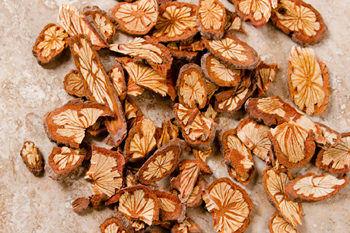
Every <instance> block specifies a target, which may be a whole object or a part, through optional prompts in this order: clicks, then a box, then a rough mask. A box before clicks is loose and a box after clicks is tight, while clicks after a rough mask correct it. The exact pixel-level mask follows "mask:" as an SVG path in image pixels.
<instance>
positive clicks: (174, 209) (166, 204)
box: [152, 190, 186, 221]
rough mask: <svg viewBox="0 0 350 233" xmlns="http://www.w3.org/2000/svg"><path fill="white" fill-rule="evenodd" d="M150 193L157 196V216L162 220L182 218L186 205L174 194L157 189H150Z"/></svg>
mask: <svg viewBox="0 0 350 233" xmlns="http://www.w3.org/2000/svg"><path fill="white" fill-rule="evenodd" d="M152 193H154V194H155V195H156V196H157V197H158V201H159V217H160V219H162V221H169V220H179V219H180V220H183V219H184V217H185V213H186V207H185V206H184V205H183V204H182V203H181V201H180V199H179V198H178V197H177V196H176V195H173V194H171V193H169V192H163V191H158V190H152Z"/></svg>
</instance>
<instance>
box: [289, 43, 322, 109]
mask: <svg viewBox="0 0 350 233" xmlns="http://www.w3.org/2000/svg"><path fill="white" fill-rule="evenodd" d="M288 84H289V92H290V98H291V100H292V101H293V102H294V103H295V104H296V105H297V106H298V107H299V109H301V110H302V111H304V112H306V113H307V114H308V115H313V114H315V115H321V114H322V113H323V112H324V111H325V110H326V108H327V105H328V97H329V80H328V72H327V67H326V65H325V64H324V63H323V62H318V60H317V58H316V55H315V52H314V50H312V49H311V48H300V47H293V48H292V51H291V52H290V58H289V60H288Z"/></svg>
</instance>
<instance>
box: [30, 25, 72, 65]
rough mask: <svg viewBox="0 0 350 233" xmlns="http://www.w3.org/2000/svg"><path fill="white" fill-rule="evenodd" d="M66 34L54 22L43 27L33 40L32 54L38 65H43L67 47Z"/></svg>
mask: <svg viewBox="0 0 350 233" xmlns="http://www.w3.org/2000/svg"><path fill="white" fill-rule="evenodd" d="M67 38H68V34H67V33H66V32H65V31H64V30H63V28H61V27H59V26H57V25H56V24H54V23H50V24H48V25H46V26H45V27H44V29H43V30H42V31H41V32H40V34H39V36H38V38H37V39H36V41H35V44H34V47H33V55H34V56H35V57H36V59H37V61H38V63H39V64H40V65H45V64H48V63H50V62H51V61H53V60H54V59H55V58H57V57H58V56H60V55H61V53H62V52H63V50H64V49H65V48H66V47H67V42H66V40H67Z"/></svg>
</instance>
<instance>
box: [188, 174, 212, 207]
mask: <svg viewBox="0 0 350 233" xmlns="http://www.w3.org/2000/svg"><path fill="white" fill-rule="evenodd" d="M207 185H208V184H207V182H206V181H205V180H204V178H203V177H202V176H201V175H199V176H198V180H197V183H196V184H195V186H194V188H193V189H192V192H191V195H190V196H189V198H188V199H187V203H186V206H187V207H197V206H200V205H201V204H202V202H203V201H202V194H203V192H204V191H205V189H206V188H207Z"/></svg>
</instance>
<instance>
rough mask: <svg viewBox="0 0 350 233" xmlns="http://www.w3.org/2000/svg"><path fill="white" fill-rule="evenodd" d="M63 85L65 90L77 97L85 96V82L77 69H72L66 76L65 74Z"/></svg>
mask: <svg viewBox="0 0 350 233" xmlns="http://www.w3.org/2000/svg"><path fill="white" fill-rule="evenodd" d="M63 85H64V87H63V88H64V90H65V91H66V92H67V93H68V94H70V95H75V96H77V97H84V96H85V89H84V82H83V79H82V78H81V77H80V75H79V72H78V71H77V70H71V71H70V72H69V73H68V74H66V76H64V81H63Z"/></svg>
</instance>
